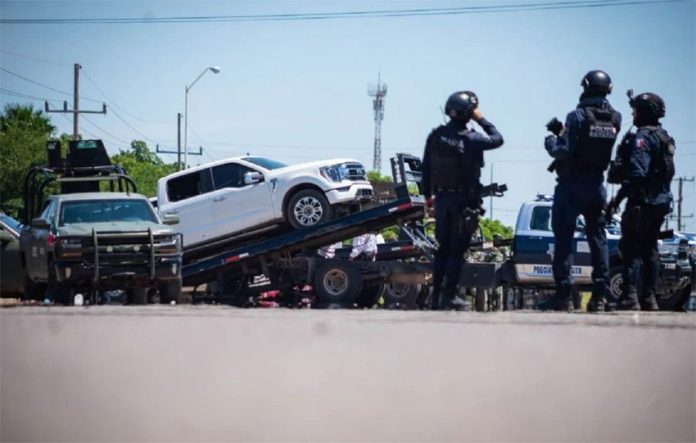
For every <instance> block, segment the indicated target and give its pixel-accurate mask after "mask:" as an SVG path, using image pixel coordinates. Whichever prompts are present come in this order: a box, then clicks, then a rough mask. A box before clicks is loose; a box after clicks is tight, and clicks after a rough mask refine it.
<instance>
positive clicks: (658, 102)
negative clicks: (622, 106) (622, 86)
mask: <svg viewBox="0 0 696 443" xmlns="http://www.w3.org/2000/svg"><path fill="white" fill-rule="evenodd" d="M627 95H628V104H629V105H631V107H632V108H633V109H635V110H636V112H637V113H639V114H641V115H646V116H652V117H654V118H662V117H664V116H665V101H664V100H662V97H660V96H659V95H657V94H653V93H652V92H643V93H642V94H638V95H637V96H635V97H634V96H633V91H632V90H630V89H629V91H628V94H627Z"/></svg>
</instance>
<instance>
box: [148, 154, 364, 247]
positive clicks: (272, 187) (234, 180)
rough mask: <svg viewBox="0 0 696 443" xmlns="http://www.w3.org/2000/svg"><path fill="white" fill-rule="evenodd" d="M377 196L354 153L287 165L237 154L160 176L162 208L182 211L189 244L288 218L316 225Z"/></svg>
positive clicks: (181, 224)
mask: <svg viewBox="0 0 696 443" xmlns="http://www.w3.org/2000/svg"><path fill="white" fill-rule="evenodd" d="M372 196H373V190H372V186H371V185H370V182H368V181H367V175H366V173H365V168H364V167H363V165H362V164H360V163H359V162H357V161H355V160H350V159H333V160H324V161H315V162H310V163H302V164H298V165H292V166H288V165H285V164H283V163H280V162H277V161H274V160H270V159H267V158H263V157H253V156H246V157H236V158H228V159H225V160H219V161H215V162H212V163H207V164H205V165H201V166H197V167H195V168H190V169H186V170H184V171H179V172H176V173H174V174H170V175H168V176H166V177H163V178H161V179H159V181H158V182H157V205H158V210H159V213H160V214H161V215H163V216H164V215H165V214H176V215H178V217H179V225H178V226H177V227H178V229H179V231H180V232H181V233H182V234H183V236H184V247H185V248H190V247H192V246H197V245H204V244H206V243H209V242H215V241H218V240H221V239H225V238H228V237H230V236H239V235H243V234H245V233H248V232H253V231H257V230H259V229H263V228H264V227H268V226H273V225H277V224H280V223H285V222H289V224H290V225H291V226H292V227H293V228H295V229H300V228H304V227H308V226H314V225H317V224H320V223H324V222H326V221H328V220H330V219H331V218H332V217H334V216H335V215H339V214H341V213H347V212H350V211H352V210H354V209H356V208H358V207H359V205H360V203H361V202H364V201H368V200H371V199H372Z"/></svg>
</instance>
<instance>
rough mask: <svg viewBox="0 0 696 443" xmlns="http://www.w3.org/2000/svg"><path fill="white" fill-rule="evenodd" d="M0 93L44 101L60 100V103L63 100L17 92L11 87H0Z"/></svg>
mask: <svg viewBox="0 0 696 443" xmlns="http://www.w3.org/2000/svg"><path fill="white" fill-rule="evenodd" d="M0 93H2V94H6V95H13V96H15V97H21V98H27V99H30V100H36V101H41V102H44V101H49V102H61V103H62V102H63V100H59V99H48V98H44V97H37V96H35V95H30V94H25V93H23V92H19V91H12V90H11V89H5V88H0Z"/></svg>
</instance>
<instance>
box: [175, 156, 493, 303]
mask: <svg viewBox="0 0 696 443" xmlns="http://www.w3.org/2000/svg"><path fill="white" fill-rule="evenodd" d="M420 165H421V162H420V159H419V158H418V157H415V156H411V155H408V154H397V155H396V156H395V157H393V158H392V159H391V167H392V177H393V184H394V194H395V199H394V200H392V201H389V202H387V203H384V204H379V205H377V206H374V207H371V208H368V209H365V210H362V211H360V212H356V213H353V214H350V215H347V216H344V217H341V218H338V219H335V220H331V221H329V222H327V223H323V224H321V225H318V226H314V227H310V228H305V229H300V230H293V231H289V232H287V231H272V232H270V233H269V232H263V233H260V234H258V236H256V237H252V238H246V239H244V240H242V241H240V242H233V243H229V242H225V243H224V244H222V245H220V246H214V245H211V246H209V247H207V248H204V249H203V250H202V249H201V248H200V247H197V248H196V249H195V250H192V251H188V253H187V251H186V249H184V266H183V268H182V277H183V280H184V285H186V286H194V287H196V288H198V287H199V286H201V285H203V284H206V285H207V290H206V291H205V292H199V291H198V290H195V291H194V294H193V302H194V303H197V302H209V303H210V302H212V303H226V304H233V305H237V306H253V305H256V304H257V303H256V302H257V301H258V295H259V294H261V293H266V292H268V291H273V290H280V291H281V292H282V293H286V294H291V293H297V292H298V290H299V289H300V288H303V287H306V286H307V285H309V286H311V287H312V288H313V292H314V296H315V297H316V299H315V303H314V304H313V306H315V307H320V308H321V307H323V308H329V307H353V306H357V307H362V308H369V307H372V306H374V305H375V304H376V303H377V299H378V298H379V296H380V290H379V289H380V288H382V287H384V286H385V285H386V286H387V287H389V288H390V289H392V291H391V292H392V295H393V296H394V300H392V302H393V303H392V305H393V306H394V307H402V308H403V307H406V308H414V307H418V306H420V307H422V306H423V305H424V304H425V299H426V298H427V296H428V291H427V288H428V285H427V283H428V282H429V279H430V275H431V273H432V265H431V263H432V260H433V254H434V251H435V250H436V249H437V244H436V242H435V241H434V240H433V239H432V238H431V237H429V236H428V235H426V233H425V227H424V224H423V219H424V217H425V200H424V198H423V196H422V192H420V191H421V189H420ZM416 189H417V192H415V190H416ZM504 189H506V188H505V187H504V186H498V185H497V184H492V185H489V186H487V187H484V193H488V195H497V196H499V195H502V193H501V190H504ZM394 225H397V226H398V227H399V228H400V235H401V238H402V240H400V241H397V242H391V243H387V244H384V245H380V247H379V251H378V255H377V259H376V260H375V261H358V260H356V261H352V260H348V259H341V258H336V257H334V258H324V257H322V256H320V255H319V254H318V253H317V250H318V249H319V248H322V247H325V246H328V245H331V244H334V243H336V242H341V241H344V240H348V239H351V238H353V237H356V236H359V235H362V234H365V233H375V232H379V231H380V230H381V229H383V228H386V227H389V226H394ZM206 253H207V254H206ZM469 267H470V268H471V270H470V271H471V272H468V270H467V272H465V273H466V274H467V276H468V277H466V278H464V279H463V280H464V282H465V283H466V282H468V283H470V282H471V279H474V280H475V281H476V283H477V284H480V281H478V280H477V277H479V274H480V272H479V271H480V269H481V267H479V266H477V264H471V266H469ZM486 269H487V268H486ZM486 277H487V276H486ZM259 279H261V281H263V284H259V283H258V282H259ZM398 288H401V289H402V290H401V292H400V290H399V289H398ZM414 288H417V293H416V294H413V292H414ZM404 290H405V291H406V292H404ZM400 297H407V298H409V300H408V302H406V300H404V303H400V302H399V298H400Z"/></svg>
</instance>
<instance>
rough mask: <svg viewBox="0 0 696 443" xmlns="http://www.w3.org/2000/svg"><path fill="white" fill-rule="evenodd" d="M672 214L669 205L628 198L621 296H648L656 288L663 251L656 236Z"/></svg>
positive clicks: (621, 248)
mask: <svg viewBox="0 0 696 443" xmlns="http://www.w3.org/2000/svg"><path fill="white" fill-rule="evenodd" d="M668 213H669V205H668V204H659V205H651V204H646V203H642V202H636V201H632V200H631V199H629V200H628V202H627V204H626V209H625V210H624V212H623V214H622V216H621V240H620V241H619V251H621V262H622V266H623V270H622V271H623V275H622V277H623V282H624V286H623V291H622V294H621V297H622V298H623V299H626V298H634V297H636V296H640V297H641V298H645V297H646V296H648V295H649V294H650V293H651V292H652V293H653V294H654V293H655V290H656V289H657V283H658V277H659V275H660V254H659V252H658V249H657V237H658V235H659V233H660V226H662V223H664V221H665V216H666V215H667V214H668Z"/></svg>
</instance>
